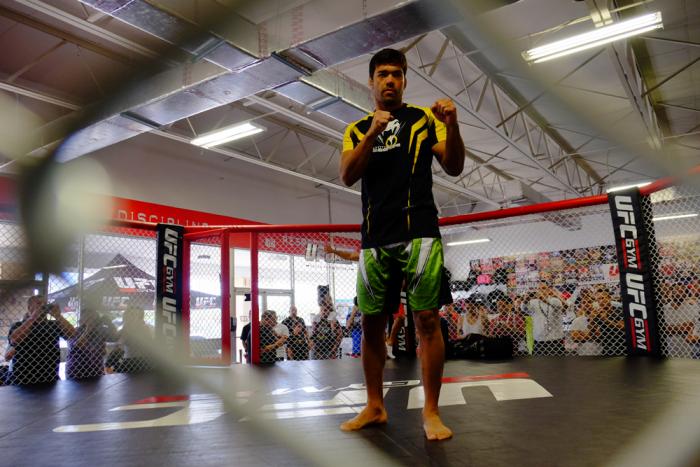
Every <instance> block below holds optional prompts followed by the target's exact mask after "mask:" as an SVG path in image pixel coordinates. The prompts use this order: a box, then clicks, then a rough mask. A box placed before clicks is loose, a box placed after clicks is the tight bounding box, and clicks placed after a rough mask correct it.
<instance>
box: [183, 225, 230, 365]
mask: <svg viewBox="0 0 700 467" xmlns="http://www.w3.org/2000/svg"><path fill="white" fill-rule="evenodd" d="M189 248H190V252H189V257H190V268H189V271H190V277H189V284H190V315H189V346H190V347H189V348H190V357H192V358H193V359H194V360H195V361H202V360H204V361H206V360H220V359H222V356H223V354H224V342H223V341H224V339H223V337H224V336H223V332H224V331H225V330H226V329H227V328H228V323H223V322H222V319H223V314H222V311H223V310H222V300H221V298H222V297H221V283H222V278H223V276H222V265H221V234H220V233H217V234H214V235H211V236H208V237H204V238H199V239H197V241H196V242H192V243H190V244H189ZM226 277H227V278H228V276H226ZM224 280H225V279H224Z"/></svg>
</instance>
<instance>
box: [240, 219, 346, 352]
mask: <svg viewBox="0 0 700 467" xmlns="http://www.w3.org/2000/svg"><path fill="white" fill-rule="evenodd" d="M359 248H360V240H359V235H358V234H354V233H338V234H327V233H264V234H260V235H259V236H258V249H259V253H258V265H259V280H258V283H259V296H258V304H259V305H258V309H259V312H260V316H259V320H260V350H261V352H260V355H261V361H262V362H265V363H269V362H274V361H281V360H308V359H312V360H328V359H337V358H343V357H346V358H347V357H351V356H359V353H360V349H359V346H360V344H359V343H360V335H359V334H358V333H359V331H360V328H359V323H360V315H359V313H358V312H355V313H353V309H354V308H355V307H354V306H353V300H354V298H355V284H356V280H357V262H356V260H354V258H353V259H348V258H349V257H352V256H353V255H355V254H356V253H357V252H358V251H359ZM332 251H335V252H336V253H337V254H336V253H333V252H332ZM344 257H345V258H344ZM237 303H239V302H238V301H237ZM247 334H248V331H247V330H244V331H243V340H244V341H245V342H246V343H245V344H244V345H246V346H247V347H248V349H247V353H250V349H249V345H250V341H249V339H248V338H247Z"/></svg>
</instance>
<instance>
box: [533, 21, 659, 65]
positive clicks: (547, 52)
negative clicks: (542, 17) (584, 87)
mask: <svg viewBox="0 0 700 467" xmlns="http://www.w3.org/2000/svg"><path fill="white" fill-rule="evenodd" d="M663 27H664V25H663V23H662V21H661V12H660V11H657V12H656V13H649V14H647V15H643V16H639V17H637V18H632V19H628V20H625V21H619V22H617V23H615V24H612V25H610V26H603V27H601V28H596V29H594V30H592V31H589V32H585V33H583V34H578V35H576V36H572V37H569V38H566V39H562V40H559V41H555V42H552V43H550V44H545V45H542V46H540V47H535V48H534V49H530V50H527V51H525V52H523V54H522V55H523V58H524V59H525V60H526V61H528V62H533V63H540V62H545V61H547V60H552V59H554V58H559V57H563V56H564V55H569V54H572V53H576V52H580V51H582V50H588V49H592V48H593V47H598V46H599V45H603V44H608V43H610V42H613V41H619V40H620V39H625V38H627V37H631V36H636V35H638V34H643V33H645V32H649V31H653V30H654V29H660V28H663Z"/></svg>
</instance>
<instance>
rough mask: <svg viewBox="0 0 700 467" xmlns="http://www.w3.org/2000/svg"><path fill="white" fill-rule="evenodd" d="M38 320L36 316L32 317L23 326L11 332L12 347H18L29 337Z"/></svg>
mask: <svg viewBox="0 0 700 467" xmlns="http://www.w3.org/2000/svg"><path fill="white" fill-rule="evenodd" d="M36 320H37V318H36V317H35V316H30V317H29V318H28V319H27V320H26V321H24V322H23V323H22V324H21V325H19V326H17V328H16V329H15V330H14V331H11V332H10V345H12V346H13V347H14V346H17V345H19V344H20V343H22V341H23V340H24V339H26V337H27V336H28V335H29V332H30V331H31V330H32V326H34V323H35V322H36Z"/></svg>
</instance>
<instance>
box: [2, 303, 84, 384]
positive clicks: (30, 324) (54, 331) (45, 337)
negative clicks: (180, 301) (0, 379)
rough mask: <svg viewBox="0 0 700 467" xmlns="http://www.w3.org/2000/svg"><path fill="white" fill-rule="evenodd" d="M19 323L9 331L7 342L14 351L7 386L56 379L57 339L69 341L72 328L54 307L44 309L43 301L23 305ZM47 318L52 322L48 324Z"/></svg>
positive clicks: (59, 357)
mask: <svg viewBox="0 0 700 467" xmlns="http://www.w3.org/2000/svg"><path fill="white" fill-rule="evenodd" d="M27 310H28V311H27V314H26V315H25V317H24V320H23V321H20V322H17V323H14V324H13V325H12V326H11V327H10V332H9V341H10V346H11V347H12V348H13V350H14V354H12V356H11V358H12V361H11V363H10V370H9V376H8V382H9V384H33V383H48V382H53V381H56V380H57V379H58V368H59V365H60V363H61V349H60V346H59V341H60V339H61V338H64V339H70V338H71V337H72V336H73V335H74V334H75V328H74V327H73V326H72V325H71V324H70V323H69V322H68V321H67V320H66V319H65V318H64V317H63V316H62V315H61V310H60V309H59V308H58V306H57V305H55V304H51V305H47V304H46V300H45V299H44V297H41V296H33V297H30V298H29V300H28V301H27ZM49 316H51V317H52V318H53V319H52V320H49Z"/></svg>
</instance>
